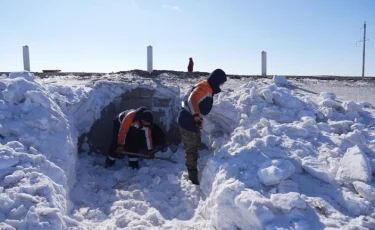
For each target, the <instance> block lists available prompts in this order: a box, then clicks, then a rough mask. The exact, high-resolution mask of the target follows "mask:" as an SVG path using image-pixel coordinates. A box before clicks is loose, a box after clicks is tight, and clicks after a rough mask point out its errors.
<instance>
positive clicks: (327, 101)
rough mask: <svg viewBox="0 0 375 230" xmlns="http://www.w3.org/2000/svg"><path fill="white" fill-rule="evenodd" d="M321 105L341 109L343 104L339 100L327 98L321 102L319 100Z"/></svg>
mask: <svg viewBox="0 0 375 230" xmlns="http://www.w3.org/2000/svg"><path fill="white" fill-rule="evenodd" d="M319 105H320V106H322V107H326V108H333V109H340V108H342V107H341V104H340V103H339V102H337V101H334V100H331V99H325V100H323V101H321V102H319Z"/></svg>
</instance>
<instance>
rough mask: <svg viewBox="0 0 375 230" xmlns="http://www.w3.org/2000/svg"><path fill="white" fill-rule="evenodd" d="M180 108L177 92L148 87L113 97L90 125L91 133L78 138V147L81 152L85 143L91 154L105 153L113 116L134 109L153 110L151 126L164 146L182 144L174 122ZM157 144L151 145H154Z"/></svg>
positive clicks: (108, 145)
mask: <svg viewBox="0 0 375 230" xmlns="http://www.w3.org/2000/svg"><path fill="white" fill-rule="evenodd" d="M180 105H181V103H180V98H179V93H178V92H177V93H176V92H171V90H163V89H162V88H160V87H158V88H153V87H149V86H141V87H137V88H135V89H132V90H130V91H128V92H125V93H124V94H122V95H120V96H118V97H116V98H114V99H113V101H112V102H111V103H109V105H107V106H106V107H104V108H103V109H102V111H101V115H100V118H99V119H98V120H96V121H95V122H94V123H93V125H92V126H91V129H90V131H89V132H88V133H84V134H83V135H82V136H81V137H80V138H79V147H80V148H81V149H82V145H83V144H84V143H88V144H89V146H90V152H98V153H103V154H107V153H108V150H109V148H110V145H111V143H112V133H113V132H112V131H113V130H112V129H113V120H114V119H115V117H116V116H117V115H118V114H119V113H121V112H122V111H125V110H130V109H137V108H139V107H141V106H144V107H147V108H148V109H150V110H151V111H152V113H153V115H154V123H155V124H156V125H157V126H158V127H160V128H161V129H162V131H163V132H164V134H165V136H166V139H167V140H166V142H167V144H171V145H178V144H179V143H180V142H181V137H180V134H179V129H178V125H177V124H175V123H176V122H175V120H176V118H177V116H178V112H179V108H180ZM156 136H157V135H155V137H156ZM85 137H87V141H86V142H84V140H85ZM156 142H158V141H156ZM156 142H154V144H157V143H156Z"/></svg>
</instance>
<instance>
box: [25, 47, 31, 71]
mask: <svg viewBox="0 0 375 230" xmlns="http://www.w3.org/2000/svg"><path fill="white" fill-rule="evenodd" d="M23 69H24V70H27V71H30V53H29V47H28V46H23Z"/></svg>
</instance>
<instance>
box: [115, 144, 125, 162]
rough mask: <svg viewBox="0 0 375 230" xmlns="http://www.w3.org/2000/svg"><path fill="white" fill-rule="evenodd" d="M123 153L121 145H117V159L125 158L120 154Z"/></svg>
mask: <svg viewBox="0 0 375 230" xmlns="http://www.w3.org/2000/svg"><path fill="white" fill-rule="evenodd" d="M122 152H124V146H123V145H119V146H118V147H117V149H116V150H115V153H116V155H117V157H118V158H120V159H122V158H124V157H125V155H124V154H123V153H122Z"/></svg>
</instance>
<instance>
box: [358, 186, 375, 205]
mask: <svg viewBox="0 0 375 230" xmlns="http://www.w3.org/2000/svg"><path fill="white" fill-rule="evenodd" d="M353 185H354V188H355V190H356V191H357V192H358V193H359V195H360V196H361V197H363V198H365V199H366V200H368V201H371V202H373V201H375V187H374V184H372V185H369V184H366V183H363V182H362V181H355V182H353Z"/></svg>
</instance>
